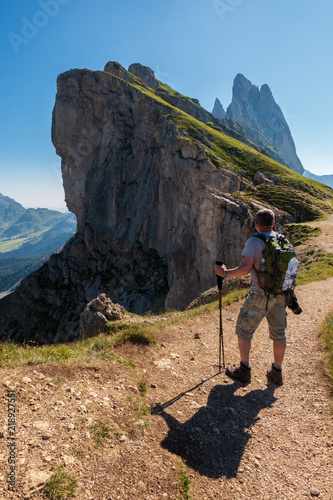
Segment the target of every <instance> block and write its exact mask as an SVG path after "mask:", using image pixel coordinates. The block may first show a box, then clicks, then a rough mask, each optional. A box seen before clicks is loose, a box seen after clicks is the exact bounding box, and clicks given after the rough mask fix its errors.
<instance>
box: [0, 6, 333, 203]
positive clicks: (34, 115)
mask: <svg viewBox="0 0 333 500" xmlns="http://www.w3.org/2000/svg"><path fill="white" fill-rule="evenodd" d="M332 20H333V2H332V1H331V0H317V1H314V0H167V1H165V0H163V1H162V0H123V1H120V0H1V1H0V34H1V44H0V50H1V70H2V71H1V81H0V86H1V88H0V96H1V101H0V102H1V109H0V111H1V114H0V123H1V131H0V132H1V133H0V146H1V154H0V192H1V193H2V194H4V195H6V196H10V197H11V198H14V199H15V200H16V201H18V202H19V203H21V204H22V205H24V206H25V207H36V206H39V207H59V208H60V207H64V206H65V203H64V194H63V189H62V182H61V174H60V158H59V157H58V156H57V155H56V153H55V150H54V147H53V145H52V142H51V121H52V109H53V106H54V100H55V94H56V78H57V75H58V74H59V73H62V72H64V71H67V70H69V69H71V68H89V69H92V70H103V68H104V66H105V64H106V63H107V62H108V61H118V62H119V63H120V64H122V65H123V66H124V67H125V68H126V69H127V68H128V66H129V65H130V64H131V63H134V62H139V63H141V64H144V65H146V66H150V67H151V68H152V69H153V70H154V71H155V75H156V76H157V78H159V79H160V80H162V81H164V82H165V83H167V84H168V85H170V86H171V87H173V88H175V89H176V90H178V91H179V92H181V93H182V94H186V95H188V96H190V97H195V98H197V99H199V100H200V103H201V105H202V106H203V107H204V108H206V109H207V110H209V111H211V110H212V108H213V105H214V101H215V98H216V97H218V98H219V99H220V101H221V102H222V104H223V105H224V107H225V108H226V107H227V106H228V105H229V104H230V101H231V91H232V84H233V80H234V78H235V76H236V74H237V73H243V74H244V76H245V77H246V78H248V79H249V80H250V81H251V82H252V83H253V84H255V85H257V86H258V87H260V86H261V85H262V84H264V83H267V84H268V85H269V87H270V89H271V90H272V93H273V96H274V98H275V100H276V102H277V103H278V104H279V106H280V107H281V109H282V111H283V112H284V115H285V117H286V119H287V121H288V123H289V126H290V129H291V133H292V135H293V138H294V141H295V144H296V149H297V153H298V156H299V157H300V160H301V161H302V163H303V166H304V168H305V169H307V170H310V171H311V172H313V173H315V174H318V175H321V174H333V160H332V137H331V136H332V120H333V118H332V117H333V99H332V81H333V65H332V52H333V50H332V49H333V29H332Z"/></svg>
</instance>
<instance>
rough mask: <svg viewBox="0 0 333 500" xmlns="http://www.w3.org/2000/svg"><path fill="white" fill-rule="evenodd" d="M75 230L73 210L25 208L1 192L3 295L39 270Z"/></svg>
mask: <svg viewBox="0 0 333 500" xmlns="http://www.w3.org/2000/svg"><path fill="white" fill-rule="evenodd" d="M75 230H76V218H75V216H74V215H73V214H71V213H69V212H67V213H61V212H57V211H55V210H48V209H46V208H38V209H33V208H29V209H25V208H24V207H23V206H22V205H20V204H19V203H17V202H16V201H15V200H13V199H11V198H9V197H7V196H4V195H2V194H0V294H1V295H3V294H4V293H6V292H7V291H8V290H10V289H11V288H13V287H14V286H15V285H16V284H17V283H18V282H19V281H20V280H21V279H22V278H24V276H26V275H27V274H29V273H31V272H32V271H34V270H35V269H38V267H40V265H41V264H42V263H43V262H44V261H46V260H47V259H48V258H49V256H50V255H51V254H52V253H54V252H56V251H58V250H60V249H61V248H62V246H63V245H64V244H65V243H66V242H67V241H68V240H69V239H70V238H71V236H73V234H74V233H75Z"/></svg>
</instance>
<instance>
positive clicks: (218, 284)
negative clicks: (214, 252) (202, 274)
mask: <svg viewBox="0 0 333 500" xmlns="http://www.w3.org/2000/svg"><path fill="white" fill-rule="evenodd" d="M215 264H216V265H217V266H223V262H222V260H216V261H215ZM216 277H217V288H218V289H219V290H220V291H221V290H222V280H223V278H222V276H216Z"/></svg>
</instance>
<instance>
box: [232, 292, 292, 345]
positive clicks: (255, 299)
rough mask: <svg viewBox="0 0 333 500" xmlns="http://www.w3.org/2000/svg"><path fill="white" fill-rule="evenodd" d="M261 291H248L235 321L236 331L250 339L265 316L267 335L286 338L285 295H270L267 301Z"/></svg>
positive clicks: (274, 338) (274, 337) (272, 337)
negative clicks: (267, 327) (267, 328)
mask: <svg viewBox="0 0 333 500" xmlns="http://www.w3.org/2000/svg"><path fill="white" fill-rule="evenodd" d="M266 304H267V297H266V296H265V295H264V294H263V293H250V295H248V297H247V298H246V300H245V302H244V305H243V306H242V307H241V310H240V312H239V316H238V319H237V323H236V333H237V335H239V336H240V337H244V338H248V339H252V336H253V334H254V332H255V330H256V329H257V327H258V326H259V324H260V323H261V321H262V320H263V318H265V317H266V318H267V321H268V326H269V337H270V338H271V339H272V340H286V332H285V329H286V304H285V296H284V295H278V296H277V297H274V296H271V297H270V298H269V301H268V307H267V311H266Z"/></svg>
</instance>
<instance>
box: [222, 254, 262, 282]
mask: <svg viewBox="0 0 333 500" xmlns="http://www.w3.org/2000/svg"><path fill="white" fill-rule="evenodd" d="M254 262H255V259H254V258H253V257H250V256H249V255H245V256H244V258H243V262H242V263H241V265H240V266H238V267H235V268H234V269H228V270H227V268H226V266H225V265H224V264H223V265H222V266H218V265H215V266H214V272H215V274H216V275H217V276H222V278H223V277H224V276H223V273H224V271H228V278H239V277H241V276H246V275H247V274H249V272H250V271H251V269H252V267H253V265H254Z"/></svg>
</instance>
